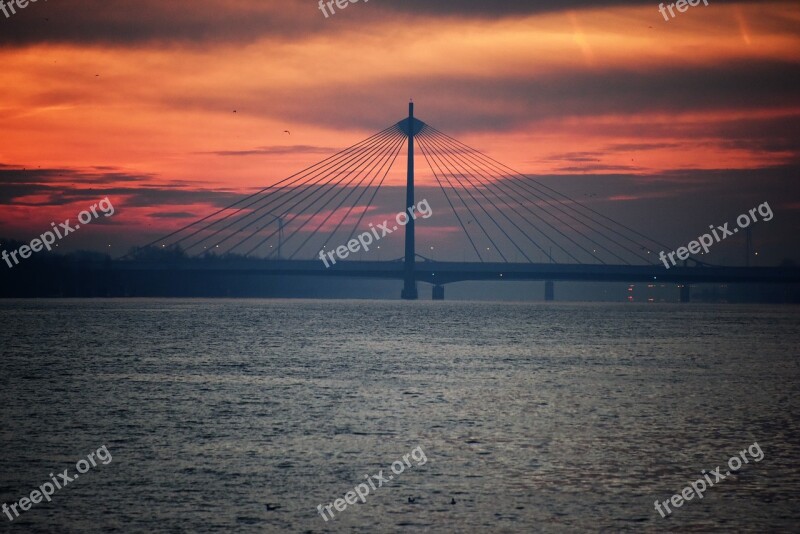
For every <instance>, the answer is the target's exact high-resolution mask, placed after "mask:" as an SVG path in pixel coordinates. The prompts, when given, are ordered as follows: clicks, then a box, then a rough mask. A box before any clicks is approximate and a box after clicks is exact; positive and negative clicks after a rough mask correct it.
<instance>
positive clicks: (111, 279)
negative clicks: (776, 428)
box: [0, 239, 800, 303]
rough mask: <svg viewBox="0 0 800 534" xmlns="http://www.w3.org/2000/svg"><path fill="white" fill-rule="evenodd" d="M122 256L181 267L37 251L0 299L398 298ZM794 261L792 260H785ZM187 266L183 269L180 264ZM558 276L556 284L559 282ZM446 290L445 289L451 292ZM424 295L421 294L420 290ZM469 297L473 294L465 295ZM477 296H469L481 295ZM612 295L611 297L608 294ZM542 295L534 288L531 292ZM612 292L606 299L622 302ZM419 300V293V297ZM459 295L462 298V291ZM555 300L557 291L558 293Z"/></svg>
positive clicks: (361, 283) (0, 276) (706, 295)
mask: <svg viewBox="0 0 800 534" xmlns="http://www.w3.org/2000/svg"><path fill="white" fill-rule="evenodd" d="M24 244H25V243H22V242H19V241H13V240H8V239H0V251H2V250H6V251H11V250H17V249H19V247H20V246H22V245H24ZM126 258H127V259H130V260H137V261H146V262H150V261H152V262H156V263H158V262H163V263H170V264H176V263H177V264H179V265H180V266H181V268H182V269H179V270H176V269H165V270H142V271H133V270H126V269H121V268H120V265H121V264H120V263H119V260H116V261H115V260H112V258H111V257H110V256H108V255H106V254H101V253H97V252H89V251H79V252H71V253H68V254H57V253H54V252H46V251H41V252H38V253H35V254H33V255H31V257H29V258H27V259H24V260H22V261H21V262H20V264H19V265H14V267H13V268H9V267H8V265H7V263H6V262H5V261H1V262H0V298H92V297H94V298H97V297H113V298H125V297H209V298H215V297H231V298H374V299H396V298H398V297H399V295H400V289H399V288H400V287H401V285H402V283H401V282H399V281H386V280H363V279H355V280H348V279H339V278H329V277H308V276H266V275H263V274H253V273H249V274H248V273H242V272H225V271H218V270H202V269H198V270H191V267H192V266H193V265H197V266H201V265H202V266H207V265H208V264H209V263H216V262H219V263H223V262H229V261H236V262H237V263H239V264H241V262H253V263H254V264H255V263H259V262H262V261H263V260H260V259H254V258H245V257H244V256H241V255H233V254H226V255H221V256H216V255H213V254H209V255H206V256H202V257H188V256H187V255H186V254H185V253H184V252H183V251H182V250H180V249H178V248H164V249H161V248H155V247H153V248H142V249H135V250H131V251H130V252H129V253H128V255H127V256H126ZM782 265H784V266H791V265H793V263H792V262H791V261H789V260H784V261H783V262H782ZM187 267H188V270H183V269H186V268H187ZM562 283H563V282H560V283H559V284H562ZM448 291H449V290H448ZM420 294H421V295H422V294H423V292H422V291H421V293H420ZM470 295H471V294H470ZM481 296H482V295H475V296H467V298H481ZM609 296H610V297H611V295H609ZM531 297H532V300H539V298H540V296H539V293H536V294H535V295H533V294H532V295H531ZM619 297H620V298H618V299H617V298H614V297H611V300H623V298H624V296H623V295H620V296H619ZM423 298H424V297H423ZM462 298H463V297H462ZM557 298H558V297H557ZM692 301H694V302H768V303H800V287H798V286H785V285H776V284H760V285H729V286H727V287H720V286H719V285H711V284H709V285H705V286H697V287H693V290H692Z"/></svg>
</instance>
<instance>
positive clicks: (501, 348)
mask: <svg viewBox="0 0 800 534" xmlns="http://www.w3.org/2000/svg"><path fill="white" fill-rule="evenodd" d="M0 315H1V316H2V324H3V329H2V331H0V341H1V343H0V347H1V348H0V351H2V354H1V356H2V366H3V371H2V379H0V380H1V381H0V385H1V386H2V393H1V394H0V400H1V401H2V410H3V412H2V414H3V415H2V426H0V444H1V445H2V451H3V454H2V456H0V502H7V503H9V504H10V503H12V502H15V501H17V500H19V499H20V498H21V497H23V496H25V495H26V494H30V492H31V491H32V490H33V489H35V488H36V487H38V486H39V485H41V484H42V483H43V482H45V481H47V480H48V479H49V477H48V473H51V472H56V471H58V472H61V471H62V470H63V469H65V468H68V467H72V466H74V464H75V461H76V460H77V459H80V458H81V457H85V456H86V454H87V453H89V452H91V451H94V450H96V449H97V448H98V447H100V446H101V445H106V446H107V447H108V450H109V451H110V452H111V454H113V458H114V461H113V463H110V464H109V465H107V466H102V467H103V468H102V469H93V470H92V471H91V472H90V473H88V474H87V475H86V476H85V477H84V478H82V479H81V480H80V481H76V482H75V483H74V484H71V485H70V487H67V488H64V489H63V490H62V491H59V492H58V493H57V494H56V495H55V496H54V498H53V502H52V503H41V504H37V505H36V506H35V507H34V508H32V509H31V510H30V511H28V512H25V513H24V514H23V515H22V516H21V517H20V518H19V519H17V520H16V521H14V525H13V526H15V527H16V528H18V529H23V530H25V531H31V532H55V531H59V532H64V531H66V532H73V531H74V532H79V531H80V532H85V531H94V532H99V531H111V530H117V531H123V532H146V531H151V532H163V531H172V532H178V531H187V532H203V531H212V530H215V531H220V530H222V531H237V532H247V531H252V532H279V531H298V532H303V531H315V532H323V531H348V532H349V531H356V532H375V531H396V530H400V529H408V530H411V531H416V530H419V531H438V532H454V531H455V532H486V531H492V532H531V531H553V532H574V531H598V530H603V529H607V530H611V531H620V530H622V531H625V530H629V531H637V532H639V531H663V530H665V529H673V530H694V531H702V530H709V529H728V530H739V531H752V532H764V531H769V530H783V531H789V530H790V529H792V528H793V527H794V526H795V525H796V524H797V523H798V519H800V509H798V507H797V506H796V503H797V501H798V497H800V460H798V458H800V454H799V453H800V432H799V431H798V420H799V418H798V415H799V414H798V405H799V403H800V401H798V389H800V381H799V380H798V378H799V377H800V370H799V369H798V365H799V364H798V359H797V355H798V353H800V351H798V339H800V313H798V310H797V309H796V308H789V307H762V306H747V307H745V306H722V307H714V306H702V305H688V306H680V305H657V306H653V305H651V306H645V305H616V304H591V305H589V304H563V305H562V304H556V305H553V304H546V305H545V304H530V305H528V304H490V303H448V302H444V303H432V302H418V303H407V302H341V301H336V302H328V301H325V302H323V301H303V302H295V301H291V302H287V301H279V302H271V301H203V300H192V301H161V300H129V301H125V300H115V301H34V302H20V301H13V302H8V301H6V302H0ZM754 441H757V442H758V443H759V444H760V446H761V447H762V449H763V451H764V460H763V461H761V462H760V463H752V462H751V463H750V464H748V465H745V466H744V467H743V469H742V470H741V471H740V472H739V474H737V475H736V476H732V477H730V478H729V479H726V480H725V481H723V482H720V483H719V484H718V485H715V486H714V487H713V488H710V489H709V490H708V491H707V492H706V494H705V498H704V499H702V500H701V501H698V500H694V501H692V502H689V503H686V504H684V505H683V507H681V508H680V509H678V510H677V511H675V512H674V513H673V514H672V515H671V516H670V517H669V518H668V519H662V518H661V517H660V516H659V515H658V513H657V512H656V511H655V509H654V506H653V503H654V501H655V500H656V499H659V500H662V501H663V500H666V499H668V498H669V497H670V496H671V495H673V494H674V493H676V492H678V491H680V490H681V489H682V488H683V487H685V486H686V485H687V484H688V483H689V482H690V481H693V480H696V479H697V478H698V477H699V476H700V472H701V470H703V469H706V470H711V469H713V468H715V467H716V466H718V465H723V463H724V462H726V461H727V459H728V458H729V457H730V456H731V455H733V454H736V453H737V451H739V450H741V449H743V448H745V447H747V446H749V445H750V444H752V443H753V442H754ZM418 446H421V447H422V448H423V449H424V451H425V453H426V455H427V460H428V461H427V462H426V463H425V465H423V466H419V467H415V468H414V469H409V470H407V471H406V472H405V473H403V475H402V476H398V477H396V479H395V480H392V481H391V482H390V483H388V484H386V485H384V487H382V488H380V489H379V490H378V491H376V492H375V493H374V494H373V495H370V497H369V499H368V500H367V502H366V503H365V504H360V503H359V504H357V505H353V506H348V507H347V509H346V510H345V511H344V512H341V513H337V518H336V520H335V521H329V522H327V523H326V522H325V521H323V520H322V518H321V517H320V516H319V514H318V512H317V506H318V505H320V504H323V505H327V504H330V503H332V502H334V500H335V499H337V498H341V497H343V496H344V494H345V493H346V492H347V491H349V490H351V489H352V488H353V487H354V486H355V485H357V484H359V483H360V482H362V481H364V479H365V475H368V474H376V473H377V472H378V471H379V470H381V469H384V470H385V472H387V473H388V472H389V467H390V465H391V463H392V462H393V461H395V460H397V459H398V458H401V457H402V455H403V454H407V453H408V452H409V451H410V450H412V449H413V448H415V447H418ZM0 518H3V519H5V516H0ZM0 524H3V527H2V528H3V529H7V528H8V527H9V522H8V521H7V519H5V521H4V522H3V523H0ZM20 531H22V530H20Z"/></svg>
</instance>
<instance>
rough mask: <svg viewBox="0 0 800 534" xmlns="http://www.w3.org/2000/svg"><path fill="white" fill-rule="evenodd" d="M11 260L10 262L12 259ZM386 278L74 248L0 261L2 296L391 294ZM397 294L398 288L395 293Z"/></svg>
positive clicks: (170, 253) (177, 254) (5, 243)
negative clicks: (150, 265) (201, 267)
mask: <svg viewBox="0 0 800 534" xmlns="http://www.w3.org/2000/svg"><path fill="white" fill-rule="evenodd" d="M24 244H26V243H23V242H19V241H14V240H8V239H0V251H2V250H6V251H11V250H17V249H19V247H20V246H22V245H24ZM126 258H127V259H130V260H139V261H154V262H165V263H166V262H169V263H173V264H174V263H176V262H178V263H180V264H181V265H182V266H187V267H191V266H192V265H198V264H205V265H207V264H208V263H211V262H227V261H232V260H237V261H239V262H241V261H252V262H253V263H257V262H260V261H263V260H259V259H252V258H245V257H243V256H240V255H233V254H226V255H222V256H215V255H211V254H209V255H206V256H203V257H199V258H190V257H188V256H186V254H185V253H184V252H183V251H182V250H180V249H176V248H168V249H160V248H155V247H153V248H144V249H134V250H131V251H130V252H129V253H128V256H126ZM12 263H13V262H12ZM396 285H397V284H396V283H395V284H391V283H387V282H371V281H367V282H366V283H365V282H364V281H348V280H331V279H328V278H312V277H301V276H263V275H253V274H240V273H225V272H219V271H213V270H212V271H175V270H164V271H158V270H147V271H129V270H121V269H119V263H118V261H114V260H112V258H111V257H110V256H108V255H107V254H101V253H98V252H90V251H78V252H71V253H68V254H58V253H55V252H47V251H41V252H37V253H35V254H32V255H31V256H30V257H29V258H27V259H24V260H21V262H20V263H19V264H18V265H14V267H13V268H9V266H8V264H7V263H6V262H5V261H0V298H59V297H60V298H76V297H78V298H92V297H94V298H97V297H115V298H116V297H254V298H370V297H374V298H391V296H393V295H394V293H397V291H399V290H395V288H394V286H396ZM398 294H399V293H398Z"/></svg>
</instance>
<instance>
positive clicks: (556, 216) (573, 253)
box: [112, 103, 800, 301]
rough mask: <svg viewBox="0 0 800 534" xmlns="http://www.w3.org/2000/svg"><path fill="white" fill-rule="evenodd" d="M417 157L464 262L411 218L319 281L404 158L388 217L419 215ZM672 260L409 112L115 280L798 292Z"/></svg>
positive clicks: (789, 273) (151, 248) (141, 254)
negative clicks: (427, 252)
mask: <svg viewBox="0 0 800 534" xmlns="http://www.w3.org/2000/svg"><path fill="white" fill-rule="evenodd" d="M415 144H416V145H417V146H418V147H419V149H420V151H421V153H422V155H423V156H424V158H425V161H426V163H427V164H428V167H429V169H430V172H431V175H432V177H434V178H435V180H436V183H437V184H438V186H439V188H440V189H441V192H442V193H443V196H444V200H446V202H442V203H441V204H439V205H437V206H438V207H437V210H439V211H438V213H440V214H441V213H442V211H441V210H440V208H444V211H445V212H446V213H447V214H448V216H451V217H452V218H451V219H450V221H449V222H450V223H451V226H452V227H453V228H456V229H460V231H463V234H460V235H462V236H463V237H465V238H466V239H465V240H464V241H463V249H462V252H463V254H464V257H465V261H463V262H446V261H433V260H428V259H426V258H424V257H422V256H421V255H419V254H418V253H417V248H416V234H415V227H416V224H417V223H424V220H423V219H419V220H416V221H415V220H414V219H413V218H408V219H409V220H408V223H407V224H405V227H404V232H405V242H404V254H403V256H402V257H401V258H400V259H399V260H396V261H383V262H382V261H342V260H343V258H341V257H340V258H338V260H339V261H336V262H332V263H334V265H331V266H330V267H329V268H326V266H325V265H324V264H323V262H322V261H320V259H318V258H321V257H322V256H323V254H325V253H327V254H333V253H334V252H333V251H334V250H336V249H333V248H328V247H329V246H335V245H341V244H344V243H350V242H351V241H352V240H353V239H354V237H355V236H357V235H359V234H363V233H364V232H365V230H366V231H369V229H368V228H366V227H365V224H364V223H365V221H364V217H365V216H366V214H367V213H370V210H371V209H373V210H374V209H376V208H374V206H375V205H376V203H375V198H376V195H377V194H378V191H379V190H380V189H381V186H382V185H383V184H384V181H385V180H386V178H387V175H388V174H389V171H390V170H391V169H392V166H393V164H394V163H395V161H396V160H397V157H398V155H399V154H400V152H401V151H402V149H403V147H404V146H406V147H407V169H406V188H405V204H403V205H400V206H398V207H400V208H401V209H398V210H397V211H398V212H403V211H406V208H407V207H410V206H415V189H414V187H415V183H414V179H415V167H414V157H415ZM398 204H399V203H398ZM395 205H397V204H395ZM448 208H449V211H447V209H448ZM378 216H379V215H378V214H377V212H376V213H373V214H372V216H371V217H375V218H377V217H378ZM439 216H440V217H441V215H439ZM372 222H374V223H378V222H379V220H373V221H372ZM398 222H399V221H398ZM390 224H393V223H390ZM370 226H372V225H370ZM395 229H399V228H395ZM375 235H376V236H377V233H376V234H375ZM442 239H445V240H449V241H452V237H451V236H450V235H448V236H445V237H443V238H442ZM448 244H449V245H451V247H450V248H451V250H452V248H453V247H452V243H451V242H448ZM373 247H375V244H373ZM378 248H380V247H378ZM431 248H433V247H431ZM443 248H445V249H446V248H447V247H443ZM338 249H342V250H344V249H345V247H342V246H340V247H338ZM675 249H676V247H672V246H669V245H665V244H663V243H660V242H659V241H657V240H655V239H652V238H650V237H648V236H646V235H644V234H642V233H641V232H639V231H638V230H636V229H634V228H631V227H630V226H628V225H625V224H623V223H621V222H619V221H616V220H614V219H612V218H610V217H608V216H607V215H605V214H603V213H600V212H599V211H597V210H595V209H593V208H592V207H591V206H588V205H586V204H585V203H583V202H580V201H578V200H576V199H575V198H571V197H569V196H567V195H564V194H563V193H560V192H559V191H556V190H555V189H553V188H551V187H549V186H548V185H546V184H544V183H542V182H541V181H539V180H536V179H535V178H533V177H530V176H526V175H524V174H522V173H519V172H517V171H515V170H514V169H512V168H510V167H508V166H507V165H504V164H502V163H500V162H498V161H496V160H494V159H493V158H491V157H489V156H487V155H486V154H484V153H482V152H480V151H478V150H476V149H474V148H472V147H470V146H468V145H466V144H464V143H462V142H460V141H458V140H457V139H454V138H452V137H450V136H449V135H447V134H444V133H443V132H440V131H439V130H437V129H435V128H433V127H431V126H430V125H428V124H426V123H424V122H422V121H420V120H418V119H416V118H414V104H413V103H412V104H409V116H408V118H406V119H403V120H401V121H399V122H398V123H396V124H394V125H392V126H390V127H388V128H386V129H385V130H383V131H381V132H378V133H376V134H374V135H372V136H370V137H369V138H367V139H365V140H363V141H361V142H359V143H357V144H355V145H353V146H351V147H348V148H346V149H344V150H342V151H340V152H338V153H336V154H334V155H332V156H330V157H328V158H326V159H324V160H322V161H321V162H318V163H316V164H314V165H312V166H310V167H308V168H306V169H304V170H302V171H300V172H298V173H296V174H294V175H292V176H289V177H288V178H285V179H283V180H281V181H279V182H277V183H275V184H274V185H271V186H268V187H265V188H264V189H262V190H260V191H258V192H256V193H254V194H252V195H249V196H247V197H244V198H242V199H241V200H239V201H237V202H235V203H234V204H232V205H230V206H227V207H225V208H222V209H220V210H217V211H216V212H214V213H211V214H210V215H207V216H206V217H203V218H201V219H199V220H196V221H194V222H192V223H191V224H188V225H186V226H184V227H182V228H180V229H178V230H176V231H174V232H172V233H170V234H169V235H167V236H164V237H162V238H160V239H157V240H155V241H153V242H151V243H149V244H148V245H146V246H145V247H143V249H140V250H139V251H138V252H136V253H133V254H131V255H129V256H128V257H126V258H123V259H122V260H117V261H115V262H113V264H112V269H114V270H118V271H127V272H147V271H150V272H153V271H170V272H172V273H181V272H187V273H188V272H193V273H199V272H203V273H236V274H246V275H272V276H279V275H291V276H321V277H347V278H373V279H391V280H394V279H397V280H402V281H403V290H402V293H401V296H402V298H404V299H416V298H417V282H426V283H429V284H432V285H433V286H434V289H433V298H434V299H442V298H444V285H445V284H449V283H454V282H461V281H467V280H480V281H487V280H492V281H514V280H543V281H545V282H546V283H547V284H546V286H545V298H546V299H548V300H551V299H552V298H553V285H552V283H553V282H554V281H592V282H628V283H630V282H651V283H667V282H668V283H676V284H679V286H680V287H681V300H683V301H688V299H689V286H690V285H691V284H701V283H721V284H737V283H774V284H796V283H800V269H798V268H794V267H728V266H716V265H710V264H708V263H706V262H702V261H699V260H698V259H697V258H696V257H691V258H690V259H689V260H688V262H691V263H692V265H691V266H690V265H688V262H684V264H683V265H682V266H673V267H671V268H670V269H666V268H665V267H664V265H663V264H662V263H660V262H659V261H658V260H657V259H656V258H657V257H658V253H659V252H660V251H666V252H670V251H673V250H675ZM374 253H375V250H374V248H373V250H372V251H370V252H362V253H361V254H362V256H361V258H362V259H363V257H364V256H368V255H370V254H374ZM318 254H319V256H318ZM467 254H469V256H470V259H471V261H466V256H467ZM296 257H298V258H297V259H296ZM309 257H311V258H314V259H313V260H307V259H303V258H309ZM521 258H524V260H525V261H520V259H521ZM420 259H423V260H424V261H419V260H420ZM512 259H513V261H512ZM748 261H749V260H748Z"/></svg>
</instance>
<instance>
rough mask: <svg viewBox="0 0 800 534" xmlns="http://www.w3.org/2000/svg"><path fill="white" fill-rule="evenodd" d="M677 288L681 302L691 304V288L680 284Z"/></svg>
mask: <svg viewBox="0 0 800 534" xmlns="http://www.w3.org/2000/svg"><path fill="white" fill-rule="evenodd" d="M678 287H680V288H681V302H691V301H692V286H690V285H689V284H681V285H680V286H678Z"/></svg>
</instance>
